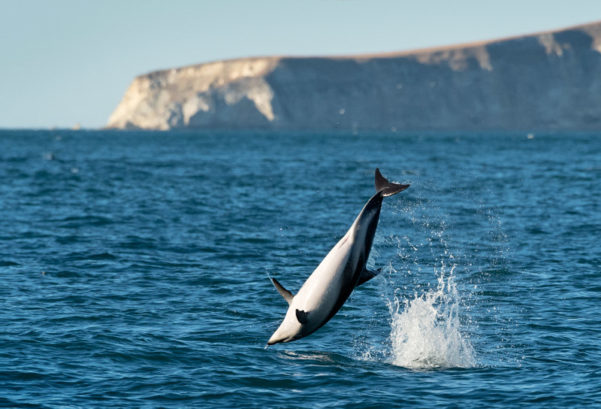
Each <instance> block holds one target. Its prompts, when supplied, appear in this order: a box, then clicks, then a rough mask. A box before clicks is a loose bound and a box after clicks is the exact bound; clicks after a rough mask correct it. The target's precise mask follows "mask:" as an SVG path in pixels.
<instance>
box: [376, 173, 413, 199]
mask: <svg viewBox="0 0 601 409" xmlns="http://www.w3.org/2000/svg"><path fill="white" fill-rule="evenodd" d="M408 187H409V185H401V184H399V183H392V182H389V181H388V179H386V178H385V177H384V176H382V174H381V173H380V169H377V168H376V191H377V192H379V193H380V192H381V193H382V196H392V195H396V194H397V193H399V192H402V191H403V190H405V189H407V188H408Z"/></svg>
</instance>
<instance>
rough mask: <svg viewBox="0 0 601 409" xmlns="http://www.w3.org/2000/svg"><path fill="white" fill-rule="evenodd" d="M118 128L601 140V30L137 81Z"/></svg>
mask: <svg viewBox="0 0 601 409" xmlns="http://www.w3.org/2000/svg"><path fill="white" fill-rule="evenodd" d="M108 127H110V128H142V129H172V128H255V129H293V130H300V129H324V130H327V129H349V130H351V129H375V130H421V129H432V130H504V129H507V130H530V129H532V130H544V129H581V130H587V129H596V130H601V23H594V24H588V25H584V26H579V27H575V28H570V29H566V30H561V31H556V32H549V33H543V34H536V35H530V36H524V37H516V38H511V39H506V40H499V41H491V42H485V43H479V44H472V45H467V46H457V47H446V48H438V49H429V50H422V51H415V52H409V53H399V54H385V55H373V56H354V57H344V58H342V57H340V58H287V57H267V58H246V59H239V60H231V61H220V62H213V63H207V64H200V65H195V66H189V67H183V68H177V69H172V70H165V71H157V72H153V73H150V74H147V75H142V76H139V77H137V78H136V79H135V80H134V81H133V83H132V84H131V85H130V87H129V89H128V90H127V92H126V93H125V96H124V98H123V100H122V101H121V103H120V104H119V106H118V107H117V108H116V110H115V111H114V112H113V114H112V115H111V117H110V119H109V123H108Z"/></svg>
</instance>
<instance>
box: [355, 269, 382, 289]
mask: <svg viewBox="0 0 601 409" xmlns="http://www.w3.org/2000/svg"><path fill="white" fill-rule="evenodd" d="M378 274H380V270H378V271H369V270H368V269H366V268H364V269H363V271H361V274H360V275H359V281H357V284H356V285H355V287H359V286H360V285H361V284H363V283H364V282H366V281H369V280H371V279H372V278H374V277H375V276H377V275H378Z"/></svg>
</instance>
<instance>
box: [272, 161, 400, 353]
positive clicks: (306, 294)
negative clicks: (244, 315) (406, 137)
mask: <svg viewBox="0 0 601 409" xmlns="http://www.w3.org/2000/svg"><path fill="white" fill-rule="evenodd" d="M375 179H376V181H375V182H376V194H375V195H373V196H372V198H371V199H369V201H368V202H367V204H366V205H365V206H364V207H363V209H362V210H361V213H359V216H357V218H356V219H355V221H354V222H353V224H352V225H351V227H350V229H349V230H348V231H347V232H346V234H345V235H344V237H343V238H341V239H340V241H339V242H338V243H337V244H336V245H335V246H334V247H333V248H332V250H330V252H329V253H328V255H327V256H326V257H325V258H324V259H323V260H322V261H321V263H320V264H319V266H317V268H316V269H315V271H313V273H312V274H311V275H310V276H309V278H308V279H307V281H305V283H304V284H303V286H302V287H301V289H300V290H299V292H298V294H296V295H292V293H291V292H290V291H288V290H286V289H285V288H284V287H283V286H282V285H281V284H280V283H279V282H278V281H277V280H276V279H275V278H272V279H271V281H272V282H273V285H274V286H275V288H276V289H277V290H278V292H279V293H280V294H281V295H282V297H284V299H285V300H286V301H288V304H289V307H288V312H286V316H285V317H284V320H283V321H282V323H281V324H280V326H279V328H278V329H277V330H276V331H275V332H274V333H273V335H272V336H271V338H269V341H267V344H268V345H273V344H277V343H278V342H290V341H294V340H297V339H301V338H303V337H306V336H307V335H309V334H312V333H313V332H315V331H317V330H318V329H319V328H321V327H322V326H323V325H324V324H325V323H326V322H328V321H329V320H330V318H332V317H333V316H334V315H335V314H336V313H337V312H338V310H339V309H340V307H342V304H344V302H345V301H346V299H347V298H348V297H349V295H351V292H352V291H353V289H354V288H355V287H358V286H360V285H361V284H363V283H364V282H366V281H368V280H370V279H372V278H374V277H375V276H376V275H377V273H376V272H373V271H369V270H367V269H366V268H365V264H366V263H367V259H368V257H369V252H370V250H371V245H372V243H373V241H374V235H375V234H376V228H377V227H378V220H379V218H380V209H381V208H382V200H383V199H384V197H386V196H392V195H394V194H397V193H399V192H402V191H403V190H405V189H407V188H408V187H409V185H400V184H397V183H391V182H389V181H388V180H386V178H384V176H382V174H381V173H380V170H379V169H376V176H375Z"/></svg>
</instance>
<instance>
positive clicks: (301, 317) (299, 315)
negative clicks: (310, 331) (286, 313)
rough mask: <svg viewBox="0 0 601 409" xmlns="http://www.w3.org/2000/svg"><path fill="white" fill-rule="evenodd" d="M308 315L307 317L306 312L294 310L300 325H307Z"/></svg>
mask: <svg viewBox="0 0 601 409" xmlns="http://www.w3.org/2000/svg"><path fill="white" fill-rule="evenodd" d="M308 315H309V313H308V312H306V311H302V310H296V319H297V320H298V322H300V323H301V324H306V323H307V316H308Z"/></svg>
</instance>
